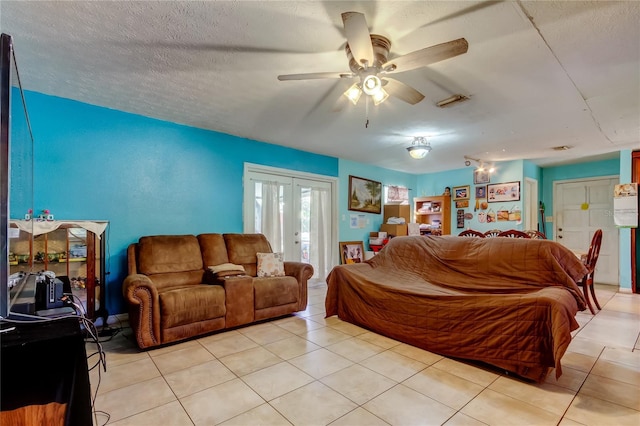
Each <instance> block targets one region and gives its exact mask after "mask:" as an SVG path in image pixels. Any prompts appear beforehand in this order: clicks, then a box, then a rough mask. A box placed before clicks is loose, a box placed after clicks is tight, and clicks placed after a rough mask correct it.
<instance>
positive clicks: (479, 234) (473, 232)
mask: <svg viewBox="0 0 640 426" xmlns="http://www.w3.org/2000/svg"><path fill="white" fill-rule="evenodd" d="M458 236H459V237H477V238H484V234H483V233H482V232H480V231H476V230H473V229H465V230H464V231H462V232H461V233H459V234H458Z"/></svg>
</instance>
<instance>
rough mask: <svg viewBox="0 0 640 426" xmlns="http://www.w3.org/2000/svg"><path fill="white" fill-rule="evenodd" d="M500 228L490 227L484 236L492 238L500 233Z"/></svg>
mask: <svg viewBox="0 0 640 426" xmlns="http://www.w3.org/2000/svg"><path fill="white" fill-rule="evenodd" d="M501 232H502V230H501V229H490V230H488V231H487V232H485V233H484V237H485V238H493V237H497V236H498V234H499V233H501Z"/></svg>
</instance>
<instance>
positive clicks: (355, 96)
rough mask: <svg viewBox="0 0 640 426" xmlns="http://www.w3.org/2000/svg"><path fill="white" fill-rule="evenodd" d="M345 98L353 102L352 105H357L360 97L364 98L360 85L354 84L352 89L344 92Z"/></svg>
mask: <svg viewBox="0 0 640 426" xmlns="http://www.w3.org/2000/svg"><path fill="white" fill-rule="evenodd" d="M344 96H346V98H347V99H349V100H350V101H351V103H352V104H354V105H356V104H357V103H358V101H359V100H360V96H362V90H360V85H359V84H358V83H353V84H352V85H351V87H349V88H348V89H347V91H346V92H344Z"/></svg>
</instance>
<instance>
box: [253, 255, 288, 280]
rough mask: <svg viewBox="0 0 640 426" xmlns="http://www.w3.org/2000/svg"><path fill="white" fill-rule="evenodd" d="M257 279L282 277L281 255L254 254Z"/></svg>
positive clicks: (282, 264)
mask: <svg viewBox="0 0 640 426" xmlns="http://www.w3.org/2000/svg"><path fill="white" fill-rule="evenodd" d="M256 256H257V257H258V276H259V277H284V263H283V261H282V253H256Z"/></svg>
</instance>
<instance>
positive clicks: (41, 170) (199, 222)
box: [12, 92, 631, 314]
mask: <svg viewBox="0 0 640 426" xmlns="http://www.w3.org/2000/svg"><path fill="white" fill-rule="evenodd" d="M26 99H27V104H28V108H29V112H30V118H31V124H32V127H33V131H34V136H35V148H34V151H35V155H34V163H35V169H34V204H33V205H34V208H35V210H36V212H38V211H39V210H42V209H45V208H46V209H49V210H51V212H52V213H53V214H54V215H55V216H56V218H57V219H88V220H92V219H93V220H108V221H109V222H110V226H109V228H108V229H107V237H108V239H107V241H108V246H107V251H108V252H107V258H106V269H107V271H108V272H109V275H108V277H107V309H108V310H109V313H111V314H113V313H118V312H123V311H124V306H123V303H122V296H121V294H120V289H121V283H122V281H123V279H124V277H125V275H126V248H127V246H128V245H129V244H130V243H132V242H135V241H137V239H138V238H139V237H140V236H142V235H153V234H180V233H190V234H197V233H201V232H242V230H243V224H242V192H243V190H242V175H243V167H244V163H245V162H249V163H253V164H262V165H266V166H272V167H282V168H287V169H292V170H297V171H301V172H308V173H315V174H320V175H326V176H332V177H338V178H339V194H338V200H339V203H338V204H339V206H338V211H339V213H338V214H339V240H341V241H352V240H362V241H365V243H366V241H367V240H368V236H369V232H371V231H377V230H378V229H379V226H380V225H381V224H382V220H383V216H382V214H371V213H364V215H365V219H366V224H365V227H364V228H358V229H353V228H351V227H350V221H349V218H350V215H351V214H360V213H359V212H353V211H350V210H348V176H349V175H354V176H359V177H363V178H368V179H372V180H376V181H380V182H382V183H383V185H401V186H405V187H408V188H410V189H411V190H410V192H409V197H410V199H413V197H416V196H426V195H439V194H442V192H443V191H444V188H445V187H446V186H449V187H452V188H453V187H455V186H462V185H469V186H470V188H471V198H470V200H469V201H470V207H469V208H468V209H466V211H469V212H473V207H474V204H475V198H474V195H475V190H474V189H475V188H474V187H475V185H474V184H473V167H466V168H462V169H456V170H450V171H446V172H440V173H430V174H424V175H412V174H408V173H402V172H397V171H392V170H388V169H384V168H380V167H373V166H370V165H365V164H361V163H357V162H353V161H348V160H339V159H337V158H333V157H328V156H322V155H317V154H312V153H308V152H303V151H299V150H294V149H290V148H284V147H280V146H276V145H271V144H266V143H263V142H258V141H253V140H248V139H244V138H239V137H234V136H230V135H226V134H222V133H218V132H213V131H207V130H202V129H196V128H192V127H188V126H183V125H179V124H175V123H169V122H165V121H160V120H155V119H151V118H147V117H143V116H139V115H134V114H128V113H125V112H121V111H115V110H110V109H106V108H101V107H96V106H91V105H87V104H83V103H80V102H76V101H71V100H68V99H61V98H57V97H53V96H47V95H42V94H38V93H33V92H27V93H26ZM630 157H631V154H630V152H628V151H625V152H623V154H622V156H621V158H620V159H614V160H607V161H602V162H595V163H584V164H581V165H572V166H562V167H552V168H545V169H539V168H537V166H535V165H533V164H532V163H529V162H527V161H510V162H504V163H500V164H498V168H497V171H496V172H495V173H494V175H492V176H491V183H498V182H511V181H521V182H522V180H523V177H524V176H529V177H536V176H537V177H538V178H539V179H538V180H539V181H541V185H540V187H541V194H542V197H543V200H544V201H545V203H547V206H548V207H547V208H548V211H552V205H551V197H552V189H551V188H552V185H553V181H554V180H563V179H574V178H580V177H592V176H603V175H615V174H618V173H620V174H621V179H622V176H623V174H625V173H628V175H629V176H628V178H627V181H628V180H630V176H631V174H630V163H631V160H630ZM623 163H624V164H628V172H627V171H626V170H627V169H624V168H623V167H622V164H623ZM490 206H491V207H492V208H493V209H494V210H497V208H500V207H505V208H508V209H510V208H512V207H514V206H515V207H519V208H522V197H521V200H520V201H518V202H509V203H492V204H490ZM22 215H23V212H22V211H16V212H14V211H13V210H12V217H22ZM476 217H477V216H474V219H473V220H471V221H468V222H466V223H465V228H467V227H471V228H474V229H480V230H486V229H491V228H495V227H499V228H504V229H509V228H518V226H517V224H515V222H497V223H492V224H486V223H485V224H480V223H477V219H476ZM455 219H456V218H455V208H452V233H454V234H455V233H457V232H458V231H459V230H458V229H456V220H455ZM514 225H516V226H514ZM621 235H622V237H621V250H620V257H621V285H622V286H623V287H624V286H625V282H630V279H628V276H630V272H629V273H628V276H627V275H625V274H626V273H627V272H626V271H627V269H630V266H629V262H630V247H629V243H628V242H627V243H626V247H623V245H624V244H625V241H627V239H628V238H629V237H628V236H627V234H625V233H624V232H621ZM624 262H626V263H624ZM623 269H624V271H623ZM625 280H627V281H625Z"/></svg>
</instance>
